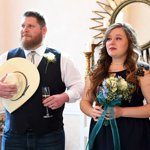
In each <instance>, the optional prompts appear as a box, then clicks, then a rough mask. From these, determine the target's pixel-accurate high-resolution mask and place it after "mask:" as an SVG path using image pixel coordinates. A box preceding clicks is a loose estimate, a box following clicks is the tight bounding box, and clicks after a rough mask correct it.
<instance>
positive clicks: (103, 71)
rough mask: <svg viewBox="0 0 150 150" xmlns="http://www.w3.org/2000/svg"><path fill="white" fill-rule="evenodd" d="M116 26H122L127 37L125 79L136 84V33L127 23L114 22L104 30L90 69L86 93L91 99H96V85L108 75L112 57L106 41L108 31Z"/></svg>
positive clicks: (137, 55) (137, 47) (137, 48)
mask: <svg viewBox="0 0 150 150" xmlns="http://www.w3.org/2000/svg"><path fill="white" fill-rule="evenodd" d="M116 28H122V29H123V30H124V32H125V34H126V36H127V39H128V50H127V57H126V60H125V62H124V66H126V70H127V76H126V80H127V81H130V82H132V83H134V84H135V85H136V84H137V79H136V78H135V71H136V66H137V61H138V58H139V54H138V52H136V50H139V45H138V42H137V38H136V33H135V31H134V30H133V28H132V27H131V26H130V25H129V24H126V23H114V24H112V25H111V26H110V27H109V28H108V29H107V31H106V32H105V36H104V39H103V42H102V46H101V49H100V54H99V55H100V56H99V59H98V61H97V64H96V65H95V67H94V69H93V70H91V72H90V73H89V77H90V81H91V88H90V89H89V91H88V94H89V95H90V97H91V98H92V99H93V100H95V99H96V93H97V87H98V86H99V85H100V84H101V83H102V81H103V80H104V79H105V78H106V77H108V75H109V72H108V70H109V67H110V65H111V62H112V57H110V56H109V55H108V53H107V50H106V42H107V38H108V36H109V34H110V32H111V31H112V30H113V29H116Z"/></svg>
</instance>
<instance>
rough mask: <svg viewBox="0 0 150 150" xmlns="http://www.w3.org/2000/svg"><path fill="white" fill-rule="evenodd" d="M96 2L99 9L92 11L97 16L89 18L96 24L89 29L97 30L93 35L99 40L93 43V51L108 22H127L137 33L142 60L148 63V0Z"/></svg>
mask: <svg viewBox="0 0 150 150" xmlns="http://www.w3.org/2000/svg"><path fill="white" fill-rule="evenodd" d="M97 4H98V5H99V6H100V7H101V8H100V9H101V10H100V11H93V12H94V13H95V14H96V15H98V17H97V18H91V19H92V20H94V21H96V22H97V23H98V25H97V26H94V27H91V28H90V29H94V30H97V31H98V32H99V33H98V34H96V35H95V36H94V38H95V39H97V40H98V41H99V42H98V44H93V46H92V47H93V51H94V49H95V47H97V45H99V44H100V43H101V40H102V37H103V35H104V32H105V31H106V28H107V27H108V26H109V25H110V24H112V23H115V22H127V23H129V24H131V25H132V26H133V28H134V29H135V31H136V33H137V37H138V40H139V44H140V46H141V53H142V56H143V55H145V59H144V60H145V61H147V62H148V63H150V38H149V37H150V17H149V16H150V0H106V2H101V1H100V0H99V1H97ZM135 18H136V19H135ZM93 53H94V52H93ZM93 59H94V58H93Z"/></svg>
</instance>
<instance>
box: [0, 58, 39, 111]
mask: <svg viewBox="0 0 150 150" xmlns="http://www.w3.org/2000/svg"><path fill="white" fill-rule="evenodd" d="M16 72H17V73H18V74H19V73H21V74H23V76H24V77H25V78H24V77H23V76H22V75H20V76H19V78H21V85H22V88H21V90H20V93H18V94H17V96H14V97H12V98H11V99H4V98H0V99H1V100H2V104H3V106H4V107H5V108H6V109H7V111H8V112H10V113H12V112H13V111H15V110H16V109H18V108H19V107H20V106H22V105H23V104H24V103H25V102H26V101H27V100H29V98H30V97H31V96H32V95H33V94H34V93H35V91H36V90H37V88H38V86H39V82H40V75H39V71H38V70H37V67H36V66H35V65H34V64H33V63H31V62H30V61H28V60H27V59H24V58H20V57H15V58H12V59H9V60H8V61H6V62H5V63H4V64H2V65H1V66H0V78H1V77H2V76H4V75H5V74H9V73H16Z"/></svg>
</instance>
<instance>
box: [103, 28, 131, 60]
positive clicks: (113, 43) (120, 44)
mask: <svg viewBox="0 0 150 150" xmlns="http://www.w3.org/2000/svg"><path fill="white" fill-rule="evenodd" d="M128 45H129V42H128V38H127V36H126V34H125V31H124V30H123V29H122V28H115V29H113V30H112V31H111V32H110V34H109V35H108V38H107V41H106V49H107V52H108V55H109V56H111V57H112V58H121V57H126V56H127V50H128Z"/></svg>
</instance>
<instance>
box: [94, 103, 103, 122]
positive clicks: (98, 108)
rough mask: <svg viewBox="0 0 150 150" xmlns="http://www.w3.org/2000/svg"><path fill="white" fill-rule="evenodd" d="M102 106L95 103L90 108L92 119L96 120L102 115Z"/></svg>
mask: <svg viewBox="0 0 150 150" xmlns="http://www.w3.org/2000/svg"><path fill="white" fill-rule="evenodd" d="M103 111H104V110H103V109H102V106H97V105H95V106H94V107H93V109H92V113H91V117H92V118H93V119H94V121H98V118H99V117H100V116H101V115H102V113H103Z"/></svg>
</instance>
